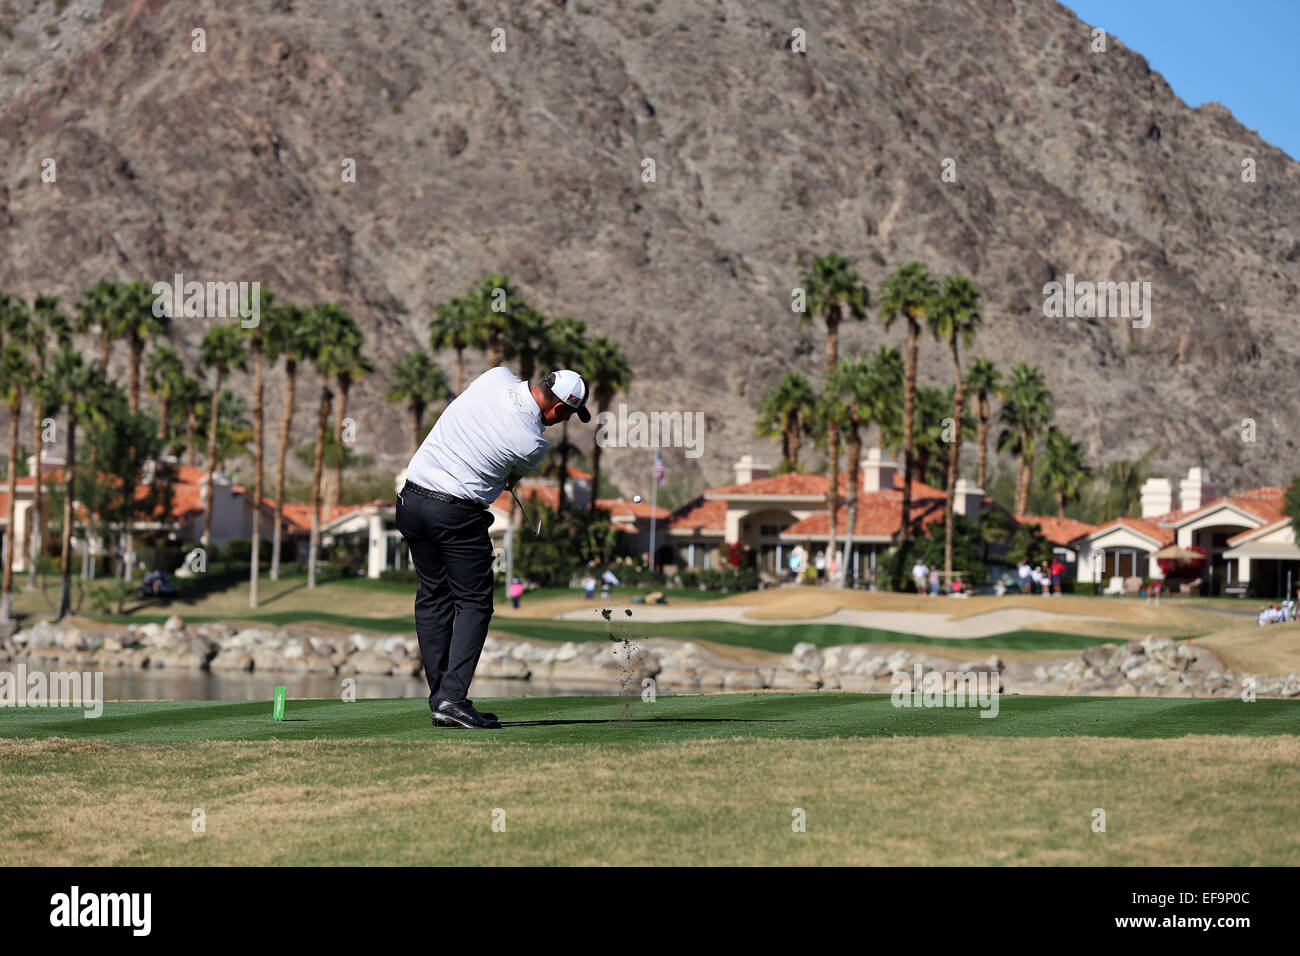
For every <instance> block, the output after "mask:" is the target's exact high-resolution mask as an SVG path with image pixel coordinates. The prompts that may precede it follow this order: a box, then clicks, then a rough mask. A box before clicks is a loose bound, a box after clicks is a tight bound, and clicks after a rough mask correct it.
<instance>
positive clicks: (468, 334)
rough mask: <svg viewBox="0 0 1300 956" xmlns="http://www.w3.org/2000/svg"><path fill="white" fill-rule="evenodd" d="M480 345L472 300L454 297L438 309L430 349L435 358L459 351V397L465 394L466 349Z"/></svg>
mask: <svg viewBox="0 0 1300 956" xmlns="http://www.w3.org/2000/svg"><path fill="white" fill-rule="evenodd" d="M480 344H482V343H481V342H480V341H479V338H478V329H477V327H476V325H475V322H474V309H473V307H472V305H471V303H470V298H469V297H465V298H462V297H460V296H452V297H451V298H450V299H448V300H447V301H446V302H443V303H441V304H439V305H436V306H434V308H433V318H432V319H431V320H430V321H429V348H430V349H431V350H432V351H433V353H434V354H435V355H436V354H437V353H438V352H440V351H441V350H442V349H452V350H454V351H455V353H456V394H457V395H459V394H460V393H461V392H463V391H464V390H465V349H467V348H469V347H470V346H477V345H480Z"/></svg>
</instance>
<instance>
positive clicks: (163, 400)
mask: <svg viewBox="0 0 1300 956" xmlns="http://www.w3.org/2000/svg"><path fill="white" fill-rule="evenodd" d="M170 409H171V402H170V401H168V399H167V393H166V392H165V391H161V392H159V393H158V437H159V438H160V439H162V441H163V442H164V443H166V441H167V414H168V412H169V411H170ZM163 451H164V452H165V451H167V448H166V445H165V444H164V447H163Z"/></svg>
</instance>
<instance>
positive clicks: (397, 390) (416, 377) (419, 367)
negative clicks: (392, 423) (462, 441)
mask: <svg viewBox="0 0 1300 956" xmlns="http://www.w3.org/2000/svg"><path fill="white" fill-rule="evenodd" d="M449 397H450V390H449V388H448V384H447V376H446V375H445V374H443V371H442V369H440V368H439V367H438V366H436V365H434V364H433V361H432V360H431V359H430V358H429V353H428V352H426V351H425V350H424V349H422V348H419V347H417V348H416V349H415V350H414V351H413V352H407V353H406V354H405V355H403V356H402V358H401V360H400V361H399V362H398V363H397V364H396V365H394V366H393V377H392V379H390V380H389V384H388V401H389V402H391V403H392V404H394V405H403V404H404V405H405V406H406V409H407V411H409V412H410V413H411V454H412V455H414V454H415V453H416V452H417V451H419V449H420V442H421V441H423V440H424V410H425V409H426V408H428V407H429V405H430V403H432V402H437V401H441V400H442V399H445V398H449Z"/></svg>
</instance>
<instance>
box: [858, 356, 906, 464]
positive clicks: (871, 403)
mask: <svg viewBox="0 0 1300 956" xmlns="http://www.w3.org/2000/svg"><path fill="white" fill-rule="evenodd" d="M902 396H903V353H902V352H900V351H899V350H898V349H897V348H895V347H894V346H892V345H882V346H880V348H878V349H876V351H875V353H874V354H873V355H872V356H871V387H870V389H869V391H868V394H867V397H866V399H864V405H863V412H862V420H863V424H867V423H871V424H874V425H875V426H876V428H877V430H878V432H879V434H880V447H881V448H882V449H885V450H886V451H889V452H890V453H896V452H897V450H898V448H899V447H900V446H901V445H902V444H903V407H902V404H901V399H902Z"/></svg>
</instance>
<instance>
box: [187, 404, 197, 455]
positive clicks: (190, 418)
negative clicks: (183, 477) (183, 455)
mask: <svg viewBox="0 0 1300 956" xmlns="http://www.w3.org/2000/svg"><path fill="white" fill-rule="evenodd" d="M198 430H199V427H198V422H197V421H195V417H194V406H193V405H191V406H190V409H189V411H188V412H187V413H186V415H185V444H186V445H188V446H189V449H190V467H191V468H197V467H198V466H199V459H198V456H197V455H196V454H195V452H194V435H195V433H196V432H197V431H198Z"/></svg>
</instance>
